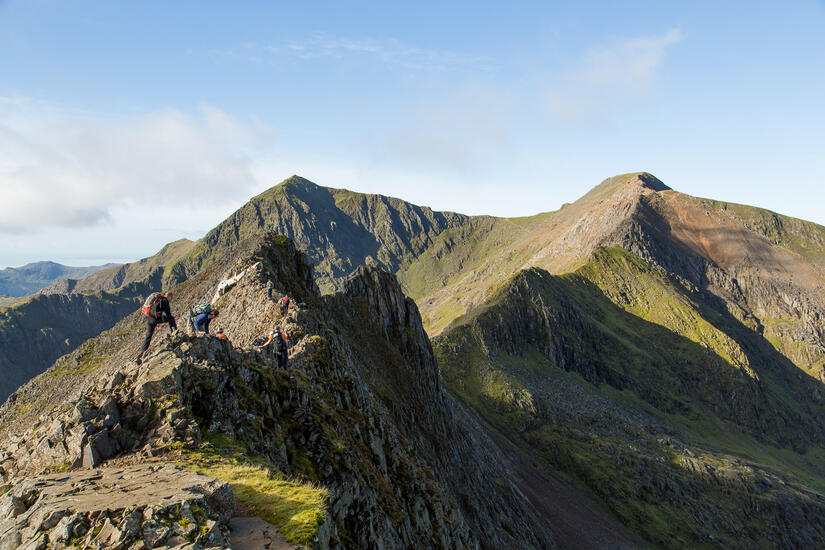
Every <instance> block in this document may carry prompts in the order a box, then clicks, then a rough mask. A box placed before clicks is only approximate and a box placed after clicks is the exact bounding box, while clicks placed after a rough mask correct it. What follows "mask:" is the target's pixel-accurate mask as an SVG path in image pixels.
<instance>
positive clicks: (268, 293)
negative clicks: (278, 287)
mask: <svg viewBox="0 0 825 550" xmlns="http://www.w3.org/2000/svg"><path fill="white" fill-rule="evenodd" d="M274 289H275V285H274V284H273V283H272V279H269V280H268V281H267V282H266V297H267V298H269V299H270V300H271V299H272V291H273V290H274Z"/></svg>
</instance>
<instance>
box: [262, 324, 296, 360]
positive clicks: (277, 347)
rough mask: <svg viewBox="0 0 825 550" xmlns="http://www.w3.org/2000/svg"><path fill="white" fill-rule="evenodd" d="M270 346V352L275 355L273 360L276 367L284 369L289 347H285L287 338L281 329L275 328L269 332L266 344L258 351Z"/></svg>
mask: <svg viewBox="0 0 825 550" xmlns="http://www.w3.org/2000/svg"><path fill="white" fill-rule="evenodd" d="M270 344H272V352H273V353H274V354H275V359H276V360H277V361H278V367H279V368H281V369H286V368H287V362H288V360H289V346H288V345H287V336H286V334H285V333H283V332H281V327H275V328H274V329H273V330H272V331H270V332H269V338H268V339H267V341H266V343H265V344H264V345H262V346H260V347H259V348H258V349H264V348H265V347H267V346H268V345H270Z"/></svg>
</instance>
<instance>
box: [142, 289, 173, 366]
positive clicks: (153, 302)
mask: <svg viewBox="0 0 825 550" xmlns="http://www.w3.org/2000/svg"><path fill="white" fill-rule="evenodd" d="M141 311H142V312H143V315H144V317H145V318H146V335H145V336H144V337H143V346H141V348H140V353H138V356H137V359H135V363H137V364H138V365H140V363H141V360H142V357H143V354H144V353H146V350H147V349H149V342H151V341H152V334H154V332H155V328H156V327H157V326H158V325H159V324H162V323H169V332H172V331H174V330H178V325H177V323H175V318H174V317H172V310H170V309H169V298H167V297H166V296H164V295H163V294H161V293H160V292H153V293H152V294H150V295H149V296H148V297H147V298H146V301H145V302H144V303H143V308H142V309H141Z"/></svg>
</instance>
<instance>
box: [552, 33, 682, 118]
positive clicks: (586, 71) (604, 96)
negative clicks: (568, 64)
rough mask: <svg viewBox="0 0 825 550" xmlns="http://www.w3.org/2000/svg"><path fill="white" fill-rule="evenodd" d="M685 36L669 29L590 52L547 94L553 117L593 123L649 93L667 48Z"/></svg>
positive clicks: (597, 48) (590, 50)
mask: <svg viewBox="0 0 825 550" xmlns="http://www.w3.org/2000/svg"><path fill="white" fill-rule="evenodd" d="M683 37H684V35H683V33H682V31H680V30H679V29H670V30H669V31H667V32H666V33H665V34H663V35H659V36H643V37H637V38H632V39H629V40H624V41H619V42H616V43H613V44H611V45H610V46H601V47H595V48H591V49H589V50H587V51H586V52H585V54H584V55H583V57H582V59H581V60H580V61H579V63H578V65H577V67H575V68H574V69H572V70H570V71H567V72H566V73H564V74H562V76H561V77H560V79H559V81H558V83H557V85H556V86H555V87H553V88H552V89H551V90H550V91H549V92H548V93H547V95H546V105H547V108H548V110H549V112H550V114H551V115H552V116H553V117H554V118H556V119H558V120H560V121H562V122H567V123H577V122H591V121H592V120H594V119H597V118H599V117H601V116H603V114H604V112H605V111H606V110H607V109H608V108H609V107H611V106H612V105H615V104H617V103H620V102H622V101H628V100H630V99H633V98H637V97H640V96H643V95H644V94H646V93H648V92H649V90H650V89H651V87H652V86H653V83H654V80H655V77H656V73H657V71H658V69H659V67H660V66H661V65H662V62H663V60H664V57H665V53H666V52H667V49H668V48H669V47H670V46H672V45H673V44H676V43H678V42H680V41H681V40H682V39H683Z"/></svg>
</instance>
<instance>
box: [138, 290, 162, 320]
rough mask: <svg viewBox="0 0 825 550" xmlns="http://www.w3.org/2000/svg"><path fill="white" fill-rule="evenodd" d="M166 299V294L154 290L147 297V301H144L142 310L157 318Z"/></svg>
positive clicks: (147, 314)
mask: <svg viewBox="0 0 825 550" xmlns="http://www.w3.org/2000/svg"><path fill="white" fill-rule="evenodd" d="M164 300H166V296H164V295H163V294H161V293H160V292H153V293H152V294H150V295H149V296H148V297H147V298H146V301H145V302H143V308H141V311H142V312H143V314H144V315H146V316H147V317H154V318H157V317H158V316H159V315H160V306H161V304H163V302H164Z"/></svg>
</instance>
